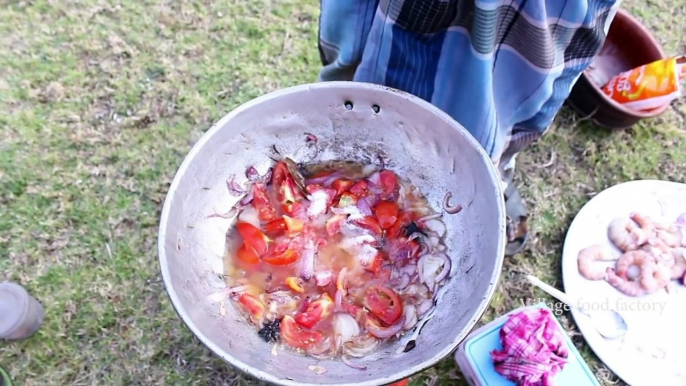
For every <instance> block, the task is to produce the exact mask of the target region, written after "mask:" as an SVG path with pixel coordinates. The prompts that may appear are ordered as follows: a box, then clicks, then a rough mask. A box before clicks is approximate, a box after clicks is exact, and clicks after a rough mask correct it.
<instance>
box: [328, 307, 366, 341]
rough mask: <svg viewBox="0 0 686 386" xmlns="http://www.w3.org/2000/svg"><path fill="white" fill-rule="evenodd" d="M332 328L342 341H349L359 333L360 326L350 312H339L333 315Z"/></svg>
mask: <svg viewBox="0 0 686 386" xmlns="http://www.w3.org/2000/svg"><path fill="white" fill-rule="evenodd" d="M333 328H334V334H335V335H336V336H337V337H340V338H341V341H342V343H346V342H349V341H351V340H352V339H353V338H354V337H356V336H358V335H360V326H359V325H358V324H357V320H355V318H353V317H352V315H350V314H345V313H339V314H336V315H334V320H333Z"/></svg>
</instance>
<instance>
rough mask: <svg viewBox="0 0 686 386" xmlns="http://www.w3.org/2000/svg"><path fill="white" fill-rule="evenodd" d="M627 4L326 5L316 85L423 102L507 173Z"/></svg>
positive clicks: (584, 0) (480, 0)
mask: <svg viewBox="0 0 686 386" xmlns="http://www.w3.org/2000/svg"><path fill="white" fill-rule="evenodd" d="M620 1H621V0H509V1H508V0H497V1H496V0H414V1H413V0H322V1H321V8H322V9H321V19H320V32H319V50H320V54H321V58H322V62H323V64H324V67H323V69H322V70H321V72H320V76H319V80H320V81H331V80H354V81H360V82H370V83H377V84H383V85H386V86H389V87H393V88H397V89H400V90H403V91H406V92H409V93H411V94H414V95H416V96H418V97H421V98H423V99H425V100H427V101H429V102H431V103H432V104H434V105H435V106H437V107H439V108H441V109H442V110H443V111H445V112H447V113H448V114H450V115H451V116H452V117H453V118H454V119H455V120H456V121H458V122H459V123H461V124H462V125H463V126H464V127H465V128H466V129H467V130H468V131H469V132H470V133H471V134H472V135H473V136H474V137H475V138H476V139H477V140H478V141H479V143H481V145H482V146H483V147H484V149H485V150H486V152H487V153H488V154H489V155H490V156H491V158H492V159H493V162H494V163H496V165H499V166H501V168H502V167H503V165H505V164H506V163H508V162H509V161H511V160H512V159H513V158H512V157H513V155H514V154H516V153H517V152H518V151H520V150H522V149H523V148H524V147H526V146H527V145H529V144H530V143H532V142H533V141H535V140H536V139H538V138H539V137H540V136H541V135H542V134H543V133H544V132H545V131H546V130H547V128H548V126H549V125H550V124H551V122H552V120H553V118H554V116H555V114H557V112H558V110H559V109H560V107H561V106H562V103H563V102H564V100H565V99H566V98H567V96H568V95H569V92H570V91H571V87H572V86H573V85H574V83H575V82H576V79H577V78H578V77H579V76H580V74H581V72H582V71H583V70H584V69H586V67H588V65H589V64H590V63H591V61H592V60H593V58H594V57H595V56H596V55H597V54H598V52H599V51H600V48H601V46H602V44H603V42H604V41H605V36H606V34H607V29H608V27H609V24H610V23H611V21H612V19H613V17H614V15H615V13H616V10H617V8H618V7H619V3H620Z"/></svg>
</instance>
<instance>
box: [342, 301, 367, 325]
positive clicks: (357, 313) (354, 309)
mask: <svg viewBox="0 0 686 386" xmlns="http://www.w3.org/2000/svg"><path fill="white" fill-rule="evenodd" d="M341 306H342V307H343V310H344V311H345V312H347V313H349V314H350V315H351V316H352V317H353V318H355V320H358V321H359V320H360V319H361V318H362V316H363V315H364V310H363V309H362V307H358V306H356V305H354V304H352V303H349V302H346V301H343V302H342V303H341Z"/></svg>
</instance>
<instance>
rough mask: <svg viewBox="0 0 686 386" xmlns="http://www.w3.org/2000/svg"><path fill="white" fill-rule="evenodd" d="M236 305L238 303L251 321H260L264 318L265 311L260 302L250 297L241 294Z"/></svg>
mask: <svg viewBox="0 0 686 386" xmlns="http://www.w3.org/2000/svg"><path fill="white" fill-rule="evenodd" d="M238 303H240V305H241V306H243V308H245V310H246V311H248V313H249V314H250V316H252V318H253V320H255V321H260V320H262V318H263V317H264V311H265V309H266V307H265V305H264V303H262V301H261V300H260V299H258V298H256V297H254V296H252V295H248V294H241V296H240V297H239V298H238Z"/></svg>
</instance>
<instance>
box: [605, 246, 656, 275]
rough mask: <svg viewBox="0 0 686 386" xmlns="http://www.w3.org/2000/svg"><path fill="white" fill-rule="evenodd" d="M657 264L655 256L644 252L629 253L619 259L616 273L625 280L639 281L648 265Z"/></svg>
mask: <svg viewBox="0 0 686 386" xmlns="http://www.w3.org/2000/svg"><path fill="white" fill-rule="evenodd" d="M652 263H655V258H654V257H653V255H651V254H649V253H646V252H645V251H643V250H637V251H629V252H626V253H625V254H623V255H622V256H621V257H620V258H619V259H617V266H616V267H615V273H616V274H617V276H619V277H621V278H622V279H624V280H637V279H638V278H639V276H640V273H641V272H642V271H643V269H644V267H645V265H646V264H652Z"/></svg>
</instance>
